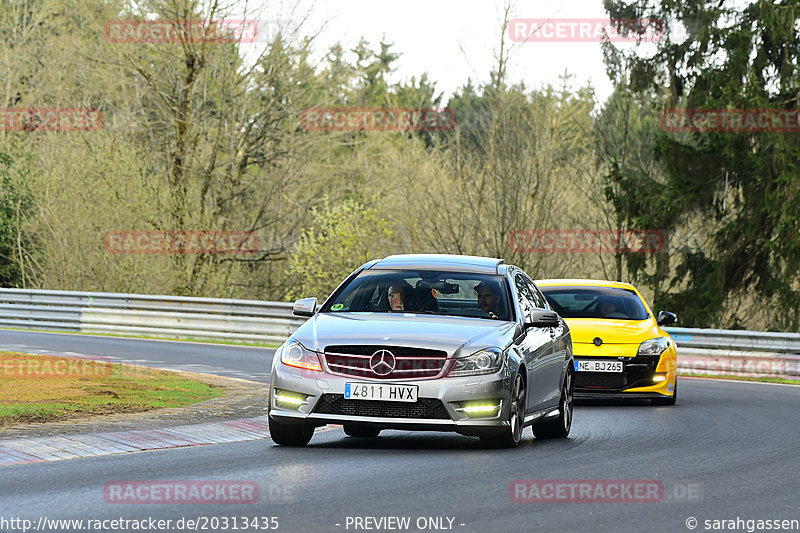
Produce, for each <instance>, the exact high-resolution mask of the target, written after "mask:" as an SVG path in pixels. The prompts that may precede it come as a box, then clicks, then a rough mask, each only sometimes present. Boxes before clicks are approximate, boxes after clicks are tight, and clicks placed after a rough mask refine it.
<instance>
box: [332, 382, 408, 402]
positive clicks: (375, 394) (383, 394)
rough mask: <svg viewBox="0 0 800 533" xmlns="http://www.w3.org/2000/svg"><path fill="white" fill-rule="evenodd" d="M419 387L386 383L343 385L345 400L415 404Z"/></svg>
mask: <svg viewBox="0 0 800 533" xmlns="http://www.w3.org/2000/svg"><path fill="white" fill-rule="evenodd" d="M418 390H419V387H417V386H416V385H390V384H388V383H345V384H344V397H345V399H347V400H383V401H386V402H416V401H417V392H418Z"/></svg>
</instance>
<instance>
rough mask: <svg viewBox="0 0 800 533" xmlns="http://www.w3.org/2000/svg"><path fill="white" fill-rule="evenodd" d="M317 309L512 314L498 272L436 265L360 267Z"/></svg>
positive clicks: (495, 317)
mask: <svg viewBox="0 0 800 533" xmlns="http://www.w3.org/2000/svg"><path fill="white" fill-rule="evenodd" d="M321 312H332V313H344V312H351V313H352V312H358V313H425V314H436V315H450V316H466V317H475V318H486V319H492V320H513V314H512V311H511V309H510V307H509V298H508V288H507V284H506V281H505V279H504V278H503V277H502V276H490V275H482V274H466V273H458V272H437V271H411V270H376V271H371V270H365V271H364V272H361V273H360V274H359V275H358V276H357V277H356V278H355V279H353V280H352V281H351V282H350V283H349V284H347V285H346V286H345V287H344V288H343V289H341V290H340V291H339V293H338V294H336V295H335V297H334V298H333V299H332V300H330V301H329V302H328V303H327V304H326V305H325V307H323V308H322V309H321Z"/></svg>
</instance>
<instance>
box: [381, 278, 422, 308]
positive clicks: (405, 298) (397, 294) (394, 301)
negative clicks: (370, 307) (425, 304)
mask: <svg viewBox="0 0 800 533" xmlns="http://www.w3.org/2000/svg"><path fill="white" fill-rule="evenodd" d="M388 292H389V306H390V308H391V310H392V311H416V310H417V305H416V301H415V299H414V289H413V288H412V287H411V285H410V284H409V283H408V282H407V281H405V280H403V281H397V282H394V283H392V284H391V285H389V291H388Z"/></svg>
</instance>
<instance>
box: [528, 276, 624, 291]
mask: <svg viewBox="0 0 800 533" xmlns="http://www.w3.org/2000/svg"><path fill="white" fill-rule="evenodd" d="M534 283H535V284H536V286H537V287H612V288H616V289H633V290H636V288H635V287H634V286H633V285H631V284H630V283H623V282H621V281H608V280H604V279H538V280H535V281H534Z"/></svg>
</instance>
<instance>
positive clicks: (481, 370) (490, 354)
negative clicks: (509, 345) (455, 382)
mask: <svg viewBox="0 0 800 533" xmlns="http://www.w3.org/2000/svg"><path fill="white" fill-rule="evenodd" d="M501 366H503V352H501V351H500V350H498V349H497V348H488V349H486V350H481V351H479V352H475V353H474V354H472V355H468V356H467V357H459V358H458V359H456V364H455V365H454V366H453V369H452V370H451V371H450V374H448V375H449V376H450V377H457V376H476V375H479V374H492V373H494V372H497V371H498V370H500V367H501Z"/></svg>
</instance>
